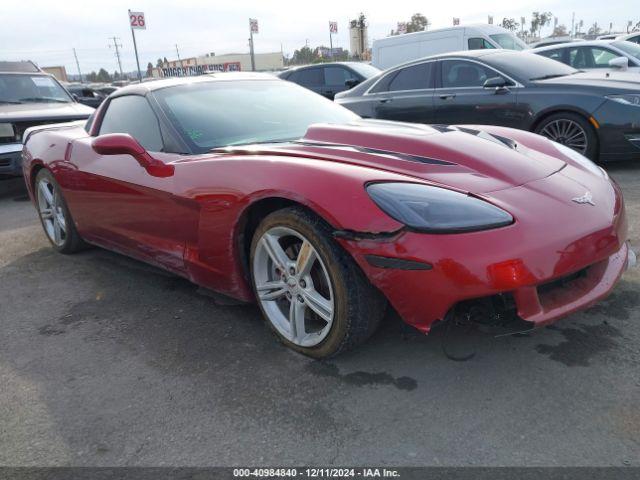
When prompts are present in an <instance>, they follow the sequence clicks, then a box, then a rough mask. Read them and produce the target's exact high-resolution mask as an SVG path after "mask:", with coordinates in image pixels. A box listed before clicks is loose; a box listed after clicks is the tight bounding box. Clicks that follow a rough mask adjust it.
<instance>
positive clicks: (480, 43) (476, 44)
mask: <svg viewBox="0 0 640 480" xmlns="http://www.w3.org/2000/svg"><path fill="white" fill-rule="evenodd" d="M467 45H468V47H469V50H483V49H485V48H495V47H494V46H493V45H491V44H490V43H489V42H487V41H486V40H485V39H484V38H480V37H478V38H470V39H469V40H468V41H467Z"/></svg>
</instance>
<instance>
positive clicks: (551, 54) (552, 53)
mask: <svg viewBox="0 0 640 480" xmlns="http://www.w3.org/2000/svg"><path fill="white" fill-rule="evenodd" d="M562 52H563V50H562V49H560V48H559V49H557V50H545V51H544V52H540V55H542V56H544V57H547V58H550V59H551V60H557V61H558V62H562Z"/></svg>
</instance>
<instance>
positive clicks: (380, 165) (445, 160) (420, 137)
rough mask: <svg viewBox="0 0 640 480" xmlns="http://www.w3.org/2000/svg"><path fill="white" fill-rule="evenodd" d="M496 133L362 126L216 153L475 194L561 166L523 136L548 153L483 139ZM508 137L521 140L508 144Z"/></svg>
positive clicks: (315, 128)
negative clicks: (322, 165) (311, 163)
mask: <svg viewBox="0 0 640 480" xmlns="http://www.w3.org/2000/svg"><path fill="white" fill-rule="evenodd" d="M495 128H496V127H487V129H486V130H484V129H483V127H477V126H473V127H465V126H437V125H436V126H427V125H418V124H407V123H399V122H387V121H380V120H362V121H358V122H354V123H350V124H346V125H333V124H317V125H312V126H311V127H309V129H308V130H307V133H306V134H305V136H304V137H303V138H301V139H300V140H298V141H296V142H290V143H283V144H267V145H264V144H259V145H247V146H242V147H229V148H226V149H220V150H218V151H225V152H228V153H251V154H259V155H278V156H297V157H306V158H313V159H320V160H326V161H333V162H341V163H349V164H356V165H360V166H363V167H367V168H371V169H376V170H380V171H381V179H383V178H384V176H383V175H382V173H383V172H385V171H386V172H392V173H396V174H402V175H406V176H408V177H414V178H418V179H422V180H426V181H429V182H432V183H436V184H441V185H446V186H449V187H453V188H456V189H459V190H462V191H466V192H474V193H487V192H492V191H497V190H503V189H506V188H512V187H515V186H520V185H524V184H526V183H529V182H531V181H534V180H539V179H541V178H545V177H548V176H550V175H552V174H554V173H555V172H557V171H559V170H561V169H562V168H564V166H565V165H566V164H565V162H564V161H563V160H561V159H560V158H557V157H555V156H553V155H548V154H545V153H543V152H542V151H539V150H536V149H534V148H530V146H526V145H525V144H524V143H523V142H522V141H521V140H522V135H523V134H524V135H528V136H530V137H531V138H532V139H533V140H534V143H535V142H538V143H541V144H544V145H546V146H547V147H548V144H550V142H548V140H546V139H544V138H542V137H539V136H536V135H533V134H530V133H527V132H519V131H516V130H512V129H508V128H500V129H499V134H496V133H495V132H494V133H488V131H487V130H491V129H495ZM517 132H519V133H517ZM510 133H514V134H515V135H518V136H519V137H520V139H519V140H518V141H516V140H514V139H513V138H509V134H510ZM550 150H553V149H552V148H550V149H548V151H550Z"/></svg>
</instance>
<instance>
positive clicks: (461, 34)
mask: <svg viewBox="0 0 640 480" xmlns="http://www.w3.org/2000/svg"><path fill="white" fill-rule="evenodd" d="M483 48H505V49H509V50H525V49H527V48H529V47H527V45H526V44H525V43H524V42H523V41H522V40H520V39H519V38H518V37H516V36H515V35H514V34H513V33H511V32H510V31H509V30H506V29H504V28H502V27H498V26H497V25H485V24H479V25H465V26H459V27H451V28H442V29H439V30H429V31H424V32H415V33H406V34H404V35H394V36H391V37H387V38H382V39H380V40H374V42H373V47H372V49H371V50H372V51H371V63H372V64H373V66H375V67H378V68H380V69H382V70H386V69H387V68H391V67H395V66H396V65H400V64H402V63H405V62H410V61H412V60H417V59H419V58H423V57H428V56H430V55H437V54H440V53H447V52H457V51H460V50H479V49H483Z"/></svg>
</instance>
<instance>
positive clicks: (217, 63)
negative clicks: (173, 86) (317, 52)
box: [152, 52, 284, 78]
mask: <svg viewBox="0 0 640 480" xmlns="http://www.w3.org/2000/svg"><path fill="white" fill-rule="evenodd" d="M255 60H256V71H259V72H260V71H273V70H281V69H283V68H284V58H283V56H282V53H281V52H273V53H256V54H255ZM227 71H235V72H237V71H251V55H249V54H248V53H229V54H225V55H216V54H215V53H207V54H206V55H202V56H199V57H191V58H182V59H180V60H170V61H168V62H167V63H165V64H164V65H163V66H162V67H156V68H154V69H153V71H152V75H153V77H155V78H159V77H183V76H192V75H202V74H205V73H210V72H227Z"/></svg>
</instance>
